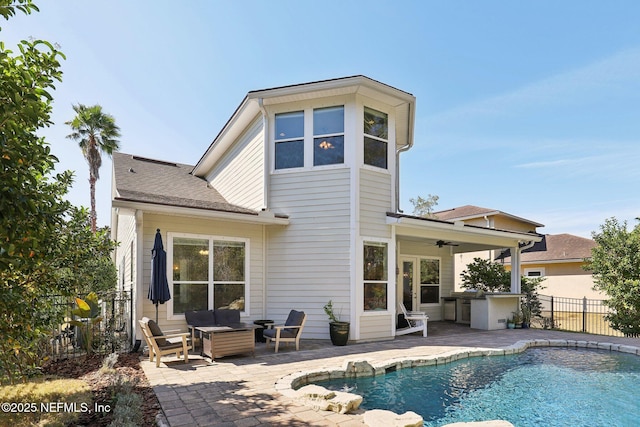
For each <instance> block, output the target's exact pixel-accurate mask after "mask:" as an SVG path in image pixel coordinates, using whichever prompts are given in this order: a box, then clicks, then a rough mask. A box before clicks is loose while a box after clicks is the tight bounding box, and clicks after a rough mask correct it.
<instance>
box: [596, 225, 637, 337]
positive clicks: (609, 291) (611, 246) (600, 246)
mask: <svg viewBox="0 0 640 427" xmlns="http://www.w3.org/2000/svg"><path fill="white" fill-rule="evenodd" d="M592 236H593V240H595V242H596V244H597V246H596V247H594V248H593V249H592V250H591V260H587V263H586V265H585V269H587V270H591V271H592V272H593V277H594V281H595V285H594V289H596V290H600V291H602V292H604V293H605V294H606V295H607V297H608V299H607V300H605V304H606V305H607V306H608V307H609V308H610V312H609V314H608V315H607V319H608V320H609V322H611V327H612V328H614V329H616V330H618V331H620V332H622V333H624V334H626V335H633V336H638V335H639V334H640V223H639V224H637V225H636V226H635V228H634V229H633V230H631V231H629V230H628V227H627V222H626V221H625V222H622V223H620V222H618V220H616V219H615V218H610V219H607V220H606V221H605V223H604V224H603V225H601V226H600V232H599V233H596V232H594V233H592Z"/></svg>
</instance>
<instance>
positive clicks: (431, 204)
mask: <svg viewBox="0 0 640 427" xmlns="http://www.w3.org/2000/svg"><path fill="white" fill-rule="evenodd" d="M438 199H440V197H438V196H433V195H431V194H429V196H428V197H427V198H426V199H424V198H422V197H421V196H418V197H417V198H416V199H413V198H411V199H409V202H410V203H411V204H412V205H413V214H414V215H416V216H422V217H425V218H431V217H433V208H435V207H436V205H437V204H438Z"/></svg>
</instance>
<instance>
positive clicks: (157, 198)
mask: <svg viewBox="0 0 640 427" xmlns="http://www.w3.org/2000/svg"><path fill="white" fill-rule="evenodd" d="M113 169H114V179H115V191H116V194H115V196H114V200H123V201H131V202H141V203H154V204H161V205H167V206H176V207H188V208H198V209H208V210H216V211H223V212H232V213H242V214H253V215H257V214H258V213H257V212H256V211H253V210H251V209H246V208H243V207H240V206H236V205H233V204H231V203H229V202H227V201H226V200H225V198H224V197H222V195H221V194H220V193H219V192H218V191H216V190H215V189H214V188H211V187H210V186H209V185H208V183H207V181H206V180H204V179H202V178H199V177H196V176H194V175H192V174H191V170H193V166H192V165H186V164H180V163H172V162H166V161H161V160H154V159H147V158H144V157H139V156H134V155H131V154H125V153H113Z"/></svg>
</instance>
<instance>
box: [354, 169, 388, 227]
mask: <svg viewBox="0 0 640 427" xmlns="http://www.w3.org/2000/svg"><path fill="white" fill-rule="evenodd" d="M391 185H392V183H391V174H389V173H386V172H375V171H371V170H368V169H360V235H361V236H366V237H383V238H390V237H391V227H389V226H388V225H387V224H386V220H387V212H390V211H391V210H392V200H391V199H392V196H391Z"/></svg>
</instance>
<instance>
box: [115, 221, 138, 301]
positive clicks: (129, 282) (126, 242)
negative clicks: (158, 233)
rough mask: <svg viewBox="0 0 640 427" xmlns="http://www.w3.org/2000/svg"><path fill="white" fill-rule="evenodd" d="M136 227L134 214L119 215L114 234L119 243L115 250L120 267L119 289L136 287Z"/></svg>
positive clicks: (117, 263) (117, 266)
mask: <svg viewBox="0 0 640 427" xmlns="http://www.w3.org/2000/svg"><path fill="white" fill-rule="evenodd" d="M135 227H136V222H135V217H134V216H132V215H120V216H119V217H118V229H117V230H115V234H116V235H115V236H114V240H115V241H116V242H118V243H119V245H118V247H117V248H116V250H115V263H116V268H117V269H118V289H123V288H124V290H130V289H135V286H134V282H135V277H136V276H135V274H136V271H135V263H136V259H135V254H136V245H135V237H136V236H135V232H136V228H135ZM132 249H133V250H132ZM123 277H124V287H123Z"/></svg>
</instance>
